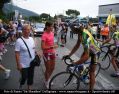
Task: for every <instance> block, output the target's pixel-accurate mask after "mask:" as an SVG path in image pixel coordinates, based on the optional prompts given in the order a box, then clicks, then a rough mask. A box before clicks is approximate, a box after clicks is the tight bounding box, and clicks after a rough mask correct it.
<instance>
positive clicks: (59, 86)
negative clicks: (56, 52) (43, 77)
mask: <svg viewBox="0 0 119 94" xmlns="http://www.w3.org/2000/svg"><path fill="white" fill-rule="evenodd" d="M49 89H50V90H78V89H79V79H78V77H77V76H76V75H75V74H71V73H69V72H61V73H58V74H56V75H54V76H53V77H52V79H51V80H50V82H49Z"/></svg>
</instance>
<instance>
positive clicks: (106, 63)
mask: <svg viewBox="0 0 119 94" xmlns="http://www.w3.org/2000/svg"><path fill="white" fill-rule="evenodd" d="M98 61H99V63H100V65H101V69H103V70H106V69H108V68H109V67H110V56H109V54H108V55H106V52H105V51H102V52H101V53H100V54H99V56H98Z"/></svg>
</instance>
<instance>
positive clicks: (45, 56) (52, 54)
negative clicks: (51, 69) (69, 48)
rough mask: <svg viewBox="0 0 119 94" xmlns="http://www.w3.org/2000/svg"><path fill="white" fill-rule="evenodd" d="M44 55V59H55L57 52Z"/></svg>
mask: <svg viewBox="0 0 119 94" xmlns="http://www.w3.org/2000/svg"><path fill="white" fill-rule="evenodd" d="M43 55H44V60H45V61H48V60H54V59H55V53H43Z"/></svg>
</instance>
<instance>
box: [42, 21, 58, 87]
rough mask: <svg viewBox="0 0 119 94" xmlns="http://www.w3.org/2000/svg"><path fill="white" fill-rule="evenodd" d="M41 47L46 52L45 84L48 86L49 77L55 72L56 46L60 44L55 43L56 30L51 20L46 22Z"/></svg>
mask: <svg viewBox="0 0 119 94" xmlns="http://www.w3.org/2000/svg"><path fill="white" fill-rule="evenodd" d="M41 47H42V50H43V54H44V62H45V67H46V70H45V80H46V82H45V84H46V87H47V88H48V84H49V78H50V76H51V74H52V73H53V70H54V67H55V48H57V47H58V46H57V45H55V44H54V32H53V25H52V23H50V22H46V24H45V29H44V33H43V35H42V38H41Z"/></svg>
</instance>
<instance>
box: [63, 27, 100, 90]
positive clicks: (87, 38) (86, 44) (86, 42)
mask: <svg viewBox="0 0 119 94" xmlns="http://www.w3.org/2000/svg"><path fill="white" fill-rule="evenodd" d="M72 30H73V33H75V34H78V40H77V43H76V44H75V46H74V47H73V49H72V51H71V52H70V53H69V55H65V56H63V59H64V58H68V57H71V56H72V55H73V54H74V53H75V52H76V51H77V50H78V48H79V47H80V44H81V43H82V45H83V48H84V51H83V53H82V55H81V57H80V59H79V60H78V61H76V62H74V64H82V63H84V62H85V61H87V60H88V59H89V58H90V57H91V64H90V69H89V76H90V77H89V78H90V82H89V90H93V89H94V85H95V70H96V64H97V63H96V54H97V53H98V51H100V49H99V47H98V45H97V43H96V40H95V39H94V38H93V36H92V35H91V33H90V32H89V31H88V25H87V26H86V27H83V26H82V25H80V26H79V27H75V26H74V27H73V28H72ZM91 46H93V47H94V48H95V49H92V48H91ZM93 50H95V51H94V52H95V53H94V52H93Z"/></svg>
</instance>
